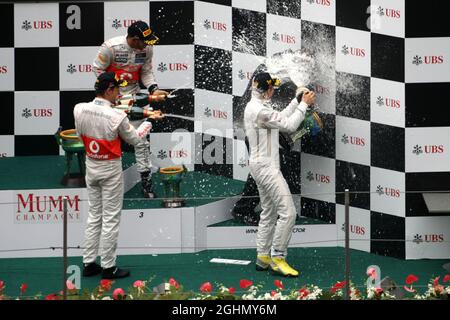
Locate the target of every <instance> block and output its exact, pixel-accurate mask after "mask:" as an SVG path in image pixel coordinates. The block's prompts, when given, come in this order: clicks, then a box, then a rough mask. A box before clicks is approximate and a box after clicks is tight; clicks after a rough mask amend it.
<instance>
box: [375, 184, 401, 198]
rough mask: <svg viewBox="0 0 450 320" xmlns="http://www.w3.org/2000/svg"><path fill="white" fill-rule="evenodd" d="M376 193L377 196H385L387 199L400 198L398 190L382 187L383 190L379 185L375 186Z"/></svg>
mask: <svg viewBox="0 0 450 320" xmlns="http://www.w3.org/2000/svg"><path fill="white" fill-rule="evenodd" d="M376 193H377V194H378V195H379V196H382V195H386V196H387V197H392V198H399V197H400V190H399V189H394V188H388V187H384V188H383V187H382V186H381V185H378V186H377V191H376Z"/></svg>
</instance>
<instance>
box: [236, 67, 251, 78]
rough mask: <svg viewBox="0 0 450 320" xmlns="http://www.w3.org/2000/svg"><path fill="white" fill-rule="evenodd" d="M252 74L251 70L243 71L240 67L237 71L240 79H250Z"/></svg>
mask: <svg viewBox="0 0 450 320" xmlns="http://www.w3.org/2000/svg"><path fill="white" fill-rule="evenodd" d="M252 76H253V72H248V71H244V70H242V69H240V70H239V71H238V78H239V79H241V80H244V79H245V80H250V79H251V78H252Z"/></svg>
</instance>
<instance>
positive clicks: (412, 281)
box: [406, 274, 419, 284]
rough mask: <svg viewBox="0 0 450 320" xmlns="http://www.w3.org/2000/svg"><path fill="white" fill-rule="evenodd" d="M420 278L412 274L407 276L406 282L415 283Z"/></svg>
mask: <svg viewBox="0 0 450 320" xmlns="http://www.w3.org/2000/svg"><path fill="white" fill-rule="evenodd" d="M418 280H419V278H417V277H416V276H415V275H413V274H410V275H409V276H407V277H406V284H413V283H414V282H417V281H418Z"/></svg>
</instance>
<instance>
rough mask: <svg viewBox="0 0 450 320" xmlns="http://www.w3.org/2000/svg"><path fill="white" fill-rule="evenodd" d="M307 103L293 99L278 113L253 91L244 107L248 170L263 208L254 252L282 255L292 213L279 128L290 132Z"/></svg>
mask: <svg viewBox="0 0 450 320" xmlns="http://www.w3.org/2000/svg"><path fill="white" fill-rule="evenodd" d="M307 107H308V106H307V104H306V103H304V102H301V103H298V101H297V99H296V98H294V99H293V100H292V101H291V103H290V104H289V105H288V106H287V107H286V108H285V109H284V110H282V111H281V112H279V111H276V110H273V109H272V107H271V106H270V104H269V103H268V101H264V100H263V99H262V98H261V95H260V94H259V93H257V92H253V93H252V99H251V100H250V102H249V103H248V104H247V106H246V107H245V111H244V127H245V133H246V135H247V137H248V141H249V145H250V159H249V164H250V173H251V175H252V176H253V178H254V179H255V181H256V184H257V186H258V191H259V194H260V197H261V207H262V209H263V211H262V213H261V218H260V221H259V226H258V233H257V237H256V245H257V252H258V255H271V256H272V257H275V256H284V257H285V256H286V255H287V247H288V244H289V241H290V239H291V235H292V229H293V227H294V224H295V218H296V212H295V206H294V201H293V200H292V195H291V192H290V190H289V187H288V185H287V183H286V180H285V179H284V177H283V175H282V173H281V171H280V159H279V153H278V152H279V150H278V149H279V131H282V132H288V133H292V132H294V131H295V130H296V129H297V128H298V126H299V125H300V124H301V122H302V121H303V119H304V118H305V112H306V109H307Z"/></svg>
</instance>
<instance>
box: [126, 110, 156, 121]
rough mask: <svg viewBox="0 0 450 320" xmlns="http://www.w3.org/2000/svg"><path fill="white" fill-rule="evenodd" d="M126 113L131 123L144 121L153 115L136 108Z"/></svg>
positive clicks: (148, 111)
mask: <svg viewBox="0 0 450 320" xmlns="http://www.w3.org/2000/svg"><path fill="white" fill-rule="evenodd" d="M124 111H125V112H126V113H127V114H128V118H129V119H130V121H133V120H142V119H144V118H148V117H150V116H152V115H153V111H151V110H146V109H143V108H140V107H135V106H133V107H130V108H128V109H126V110H124Z"/></svg>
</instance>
